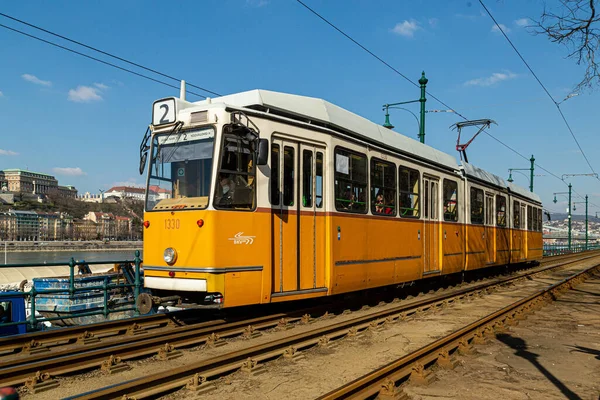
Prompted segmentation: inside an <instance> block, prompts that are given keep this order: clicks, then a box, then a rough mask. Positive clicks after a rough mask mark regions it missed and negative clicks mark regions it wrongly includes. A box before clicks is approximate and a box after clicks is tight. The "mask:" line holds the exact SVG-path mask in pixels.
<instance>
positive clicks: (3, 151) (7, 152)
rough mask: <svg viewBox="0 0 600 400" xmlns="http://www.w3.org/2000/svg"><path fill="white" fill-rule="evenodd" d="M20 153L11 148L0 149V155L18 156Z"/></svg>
mask: <svg viewBox="0 0 600 400" xmlns="http://www.w3.org/2000/svg"><path fill="white" fill-rule="evenodd" d="M18 155H19V153H16V152H14V151H11V150H2V149H0V156H18Z"/></svg>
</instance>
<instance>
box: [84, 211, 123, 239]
mask: <svg viewBox="0 0 600 400" xmlns="http://www.w3.org/2000/svg"><path fill="white" fill-rule="evenodd" d="M83 219H84V220H87V221H92V222H94V223H95V224H96V232H97V234H98V236H99V237H100V238H102V239H111V238H116V237H117V223H116V221H115V216H114V215H113V214H112V213H104V212H94V211H90V212H89V213H87V214H86V215H85V216H84V217H83Z"/></svg>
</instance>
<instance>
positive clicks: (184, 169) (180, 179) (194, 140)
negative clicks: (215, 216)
mask: <svg viewBox="0 0 600 400" xmlns="http://www.w3.org/2000/svg"><path fill="white" fill-rule="evenodd" d="M213 146H214V130H213V129H212V128H209V129H203V130H194V131H187V132H185V131H184V132H179V133H176V134H170V135H169V134H164V135H157V136H155V137H154V139H153V141H152V151H151V154H152V159H151V163H150V176H149V179H148V189H147V191H146V211H161V210H164V211H167V210H171V209H173V207H175V206H178V205H184V206H185V208H184V209H202V208H206V207H207V206H208V198H209V195H210V178H211V172H212V163H213Z"/></svg>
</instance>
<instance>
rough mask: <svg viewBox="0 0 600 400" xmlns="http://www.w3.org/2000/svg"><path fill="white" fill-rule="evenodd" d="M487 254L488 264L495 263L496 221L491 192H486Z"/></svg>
mask: <svg viewBox="0 0 600 400" xmlns="http://www.w3.org/2000/svg"><path fill="white" fill-rule="evenodd" d="M484 229H485V233H484V234H485V254H486V258H487V263H488V264H493V263H494V262H495V261H496V249H495V248H494V245H495V244H496V235H495V221H494V195H493V194H491V193H486V194H485V228H484Z"/></svg>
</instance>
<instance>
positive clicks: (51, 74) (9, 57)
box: [0, 0, 600, 215]
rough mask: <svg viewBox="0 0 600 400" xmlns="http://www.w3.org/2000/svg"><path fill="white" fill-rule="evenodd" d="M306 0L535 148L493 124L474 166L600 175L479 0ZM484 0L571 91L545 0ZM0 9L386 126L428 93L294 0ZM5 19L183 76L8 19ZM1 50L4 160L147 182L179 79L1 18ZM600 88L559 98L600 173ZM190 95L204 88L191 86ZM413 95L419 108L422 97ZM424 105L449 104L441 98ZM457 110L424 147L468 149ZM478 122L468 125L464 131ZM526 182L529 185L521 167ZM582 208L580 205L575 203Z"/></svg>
mask: <svg viewBox="0 0 600 400" xmlns="http://www.w3.org/2000/svg"><path fill="white" fill-rule="evenodd" d="M303 1H305V3H306V4H307V5H308V6H310V7H312V8H313V9H314V10H315V11H317V12H319V13H320V14H321V15H323V16H324V17H325V18H327V19H328V20H330V21H331V22H332V23H333V24H335V25H336V26H338V27H339V28H340V29H342V30H343V31H345V32H346V33H347V34H348V35H350V36H352V37H353V38H354V39H355V40H357V41H358V42H360V43H361V44H362V45H363V46H365V47H366V48H368V49H369V50H370V51H372V52H373V53H374V54H376V55H378V56H379V57H380V58H382V59H383V60H385V61H386V62H387V63H388V64H389V65H391V66H392V67H394V68H395V69H396V70H398V71H399V72H401V73H402V74H404V75H405V76H407V77H408V78H409V79H411V80H412V81H414V82H416V81H418V79H419V78H420V76H421V71H425V74H426V76H427V78H428V79H429V83H428V85H427V90H428V91H429V92H430V93H431V94H432V95H434V96H435V97H437V98H439V99H440V100H442V101H443V102H444V103H446V104H447V105H448V106H449V107H450V109H452V110H456V111H458V112H460V113H462V114H463V115H465V116H466V117H467V118H469V119H481V118H490V119H492V120H494V121H496V122H497V124H498V125H493V126H492V127H491V129H490V130H489V132H490V134H492V135H494V136H495V137H496V138H497V139H498V140H500V141H502V142H503V143H505V144H506V145H508V146H509V147H510V148H512V149H514V150H516V151H517V152H519V153H520V154H522V155H524V156H526V158H527V159H524V158H522V157H521V156H519V155H517V154H516V153H515V152H513V151H511V150H510V149H508V148H507V147H505V146H503V145H501V144H499V143H498V142H497V141H495V140H494V139H493V138H491V137H490V136H488V135H486V134H481V135H479V136H478V137H477V138H476V139H475V140H474V142H473V143H472V144H471V145H470V147H469V148H468V150H467V152H468V157H469V161H470V162H471V163H472V164H475V165H477V166H479V167H481V168H484V169H486V170H488V171H490V172H492V173H494V174H496V175H499V176H502V177H504V178H505V179H506V178H508V168H529V161H528V159H529V157H530V156H531V155H532V154H533V155H534V156H535V159H536V163H537V164H538V165H539V166H541V167H543V168H545V169H547V170H548V171H550V172H551V173H552V174H555V175H557V176H558V177H561V176H562V175H563V174H586V173H591V172H592V171H591V170H590V167H589V166H588V164H587V163H586V161H585V160H584V158H583V156H582V154H581V152H580V151H579V149H578V147H577V145H576V143H575V141H574V140H573V137H572V136H571V134H570V133H569V131H568V130H567V128H566V126H565V124H564V122H563V121H562V119H561V117H560V115H559V114H558V112H557V110H556V107H555V106H554V104H553V103H552V101H551V100H550V99H549V98H548V97H547V96H546V94H545V92H544V91H543V89H542V88H541V87H540V85H539V84H538V83H537V81H536V80H535V78H534V77H533V76H532V75H531V73H530V72H529V71H528V70H527V68H526V67H525V65H524V64H523V62H522V61H521V60H520V59H519V58H518V56H517V55H516V53H515V52H514V50H513V49H512V48H511V47H510V45H509V44H508V42H507V41H506V39H505V38H504V37H503V36H502V34H501V33H500V32H499V31H498V29H497V27H495V25H494V23H493V21H492V20H491V19H490V17H489V16H488V15H487V14H486V13H485V12H484V10H483V8H482V7H481V5H480V4H479V2H478V1H476V0H470V1H466V0H420V1H419V0H414V1H408V0H402V1H398V0H389V1H388V0H373V1H368V0H347V1H341V0H303ZM485 3H486V6H488V8H489V9H490V11H491V12H492V14H493V15H494V17H495V18H496V19H497V20H498V22H499V23H501V24H502V26H503V28H505V31H506V32H507V34H508V36H509V37H510V39H511V40H512V41H513V43H514V44H515V46H516V47H517V48H518V49H519V51H520V52H521V53H522V55H523V56H524V58H525V59H526V60H527V61H528V63H529V64H530V66H531V67H532V69H533V70H534V71H535V72H536V74H537V75H538V77H539V78H540V80H541V81H542V82H543V83H544V85H545V86H546V87H547V89H548V90H549V92H550V93H551V94H552V96H553V97H555V98H556V99H557V100H561V99H563V98H565V97H566V96H568V95H569V94H570V93H572V92H573V88H574V87H575V86H576V84H577V83H578V82H579V80H580V78H581V77H582V76H583V72H584V66H582V65H577V64H576V63H575V62H574V61H573V60H569V59H566V55H567V54H568V51H567V49H565V48H564V47H561V46H560V45H557V44H554V43H551V42H550V41H549V40H548V39H547V38H546V37H544V36H542V35H534V34H532V33H531V29H530V28H527V26H528V25H530V24H531V23H532V22H531V21H532V20H535V19H537V18H538V17H539V15H540V14H541V12H542V10H543V7H544V2H542V1H541V0H486V1H485ZM546 3H547V6H548V7H554V6H557V4H558V1H556V0H548V1H547V2H546ZM0 12H1V13H4V14H8V15H10V16H13V17H15V18H18V19H21V20H24V21H26V22H29V23H31V24H35V25H38V26H40V27H42V28H45V29H47V30H49V31H52V32H55V33H58V34H61V35H64V36H67V37H70V38H72V39H75V40H77V41H80V42H83V43H85V44H88V45H90V46H94V47H97V48H99V49H102V50H104V51H106V52H110V53H112V54H115V55H117V56H120V57H123V58H126V59H128V60H131V61H134V62H136V63H139V64H142V65H144V66H146V67H149V68H152V69H155V70H157V71H160V72H162V73H165V74H168V75H170V76H173V77H176V78H178V79H185V80H186V81H187V82H189V83H192V84H195V85H198V86H201V87H203V88H207V89H209V90H212V91H214V92H217V93H220V94H229V93H236V92H241V91H245V90H251V89H267V90H274V91H280V92H286V93H293V94H299V95H305V96H311V97H318V98H323V99H325V100H327V101H329V102H331V103H333V104H336V105H338V106H340V107H343V108H346V109H348V110H350V111H352V112H354V113H356V114H359V115H361V116H363V117H365V118H368V119H369V120H371V121H374V122H377V123H381V124H382V123H383V122H384V112H383V111H382V104H385V103H394V102H400V101H408V100H414V99H418V98H419V96H420V91H419V89H418V88H417V87H415V86H413V85H412V84H411V83H410V82H408V81H407V80H405V79H404V78H403V77H402V76H400V75H398V74H397V73H396V72H394V71H392V70H391V69H390V68H388V67H387V66H385V65H384V64H383V63H381V62H380V61H378V60H376V59H375V58H373V57H372V56H371V55H369V54H368V53H367V52H365V51H364V50H363V49H361V48H359V47H358V46H357V45H355V44H354V43H352V42H351V41H350V40H348V39H347V38H345V37H344V36H342V35H341V34H340V33H339V32H337V31H335V30H334V29H333V28H332V27H330V26H329V25H327V24H326V23H325V22H323V21H322V20H320V19H319V18H318V17H316V16H315V15H314V14H312V13H310V12H309V11H308V10H307V9H306V8H304V7H303V6H302V5H301V4H300V3H298V2H297V1H294V0H202V1H195V2H192V1H182V2H177V3H165V2H164V1H161V2H159V1H142V0H130V1H127V2H123V1H113V0H103V1H100V0H97V1H86V2H73V1H61V0H56V1H52V2H49V1H40V0H31V1H27V2H3V3H1V4H0ZM0 24H3V25H6V26H10V27H12V28H15V29H19V30H22V31H25V32H27V33H30V34H34V35H36V36H39V37H42V38H44V39H47V40H51V41H53V42H56V43H59V44H61V45H65V46H67V47H70V48H73V49H76V50H78V51H81V52H84V53H86V54H89V55H92V56H95V57H98V58H101V59H103V60H105V61H109V62H114V63H117V64H118V65H120V66H123V67H126V68H131V69H133V70H135V71H136V72H140V73H144V74H149V75H151V76H152V77H153V78H156V79H159V80H163V81H165V82H168V83H170V84H173V85H175V86H177V87H178V86H179V84H178V82H176V81H171V80H169V79H168V78H164V77H161V76H157V75H154V74H151V73H148V72H144V71H143V70H140V69H138V68H135V67H132V66H128V65H126V64H124V63H122V62H119V61H116V60H112V59H110V58H108V57H106V56H103V55H101V54H97V53H94V52H92V51H90V50H86V49H84V48H81V47H78V46H76V45H74V44H71V43H68V42H65V41H63V40H61V39H58V38H55V37H52V36H50V35H48V34H45V33H43V32H40V31H36V30H34V29H32V28H30V27H27V26H23V25H21V24H19V23H17V22H14V21H11V20H9V19H6V18H5V17H2V16H0ZM0 54H2V56H1V57H0V71H1V73H0V120H1V121H2V123H3V125H2V127H1V128H0V169H7V168H22V169H25V168H27V169H29V170H30V171H36V172H43V173H48V174H52V175H55V176H56V177H57V178H58V180H59V184H61V185H68V184H70V185H74V186H75V187H76V188H77V189H78V190H79V192H80V193H81V194H83V193H85V192H86V191H89V192H92V193H98V190H100V189H102V190H105V189H108V188H110V187H111V186H114V185H142V184H143V183H144V177H143V176H140V175H139V172H138V164H139V145H140V141H141V139H142V137H143V134H144V132H145V130H146V127H147V126H148V124H149V123H150V119H151V111H152V103H153V101H154V100H157V99H160V98H164V97H169V96H178V95H179V90H178V89H174V88H171V87H168V86H165V85H162V84H159V83H156V82H152V81H149V80H147V79H144V78H141V77H139V76H135V75H132V74H129V73H126V72H124V71H121V70H118V69H115V68H112V67H109V66H107V65H104V64H101V63H99V62H95V61H92V60H89V59H86V58H84V57H81V56H78V55H75V54H71V53H68V52H66V51H64V50H61V49H57V48H55V47H53V46H50V45H48V44H45V43H41V42H39V41H36V40H34V39H31V38H28V37H25V36H22V35H20V34H17V33H15V32H12V31H9V30H7V29H5V28H2V27H0ZM188 89H189V90H196V89H193V88H190V87H188ZM598 90H600V89H597V90H596V91H593V90H592V91H586V92H581V93H579V94H578V95H577V96H573V97H571V98H570V99H568V100H567V101H565V102H564V103H563V104H562V109H563V112H564V114H565V116H566V118H567V120H568V121H569V123H570V125H571V127H572V129H573V132H574V133H575V135H576V137H577V139H578V140H579V143H580V144H581V147H582V148H583V150H584V152H585V154H586V155H587V157H588V159H589V160H590V162H591V165H592V167H593V168H594V171H597V170H600V160H599V159H598V157H597V156H596V151H597V150H596V149H598V148H599V146H600V137H599V135H597V134H596V132H595V128H596V127H597V126H598V123H597V119H596V118H598V117H599V115H598V112H597V110H598V109H599V106H600V102H599V93H598ZM198 92H200V93H202V92H201V91H199V90H198ZM211 96H212V95H211ZM213 97H214V96H213ZM188 100H191V101H196V100H201V98H198V97H195V96H193V95H189V94H188ZM406 107H407V108H408V109H409V110H410V111H412V112H414V113H415V114H417V115H418V111H419V105H418V104H412V105H410V104H409V105H407V106H406ZM426 108H427V109H428V110H443V109H447V107H445V106H444V105H442V104H440V103H438V102H437V101H435V100H434V99H433V98H431V96H429V98H428V101H427V107H426ZM390 120H391V122H392V124H393V125H395V127H396V128H395V131H396V132H399V133H401V134H404V135H407V136H410V137H414V138H416V137H417V133H418V124H417V121H416V120H415V117H414V116H413V115H411V114H410V113H409V112H408V111H405V110H391V111H390ZM459 121H461V118H460V117H458V116H457V115H456V114H455V113H450V112H444V113H428V114H427V118H426V138H425V140H426V143H427V144H429V145H431V146H433V147H435V148H437V149H439V150H442V151H444V152H446V153H449V154H452V155H455V156H457V157H458V153H457V152H456V150H455V146H456V139H457V136H456V131H454V130H452V129H450V126H451V125H452V124H454V123H456V122H459ZM471 129H473V128H471ZM474 133H475V131H474V130H468V129H465V130H464V131H463V133H462V137H463V138H464V137H467V138H469V137H470V135H472V134H474ZM521 172H523V173H524V174H526V175H527V176H528V175H529V173H528V171H521ZM535 173H536V177H535V178H534V186H535V192H536V193H537V194H539V195H540V196H541V198H542V201H543V203H544V206H545V208H547V209H548V210H551V211H554V212H560V211H562V212H564V211H565V208H566V196H562V195H559V196H558V198H557V200H558V203H556V204H554V203H553V202H552V200H553V193H554V192H566V191H567V186H566V184H565V182H563V181H561V180H560V179H558V178H556V177H554V176H552V175H550V174H549V173H548V172H545V171H543V170H541V169H540V168H537V169H536V172H535ZM537 175H540V176H537ZM513 178H514V180H515V183H517V184H519V185H521V186H524V187H528V186H529V181H528V177H525V176H524V175H522V174H520V172H514V173H513ZM566 182H571V183H572V184H573V190H574V193H573V196H574V201H583V199H580V198H577V194H579V195H582V196H585V195H586V194H587V195H589V196H590V214H592V215H595V212H596V211H600V207H597V206H596V205H600V180H598V179H595V178H593V177H571V178H566ZM583 209H584V207H583V205H577V211H576V212H575V213H580V210H583Z"/></svg>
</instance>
